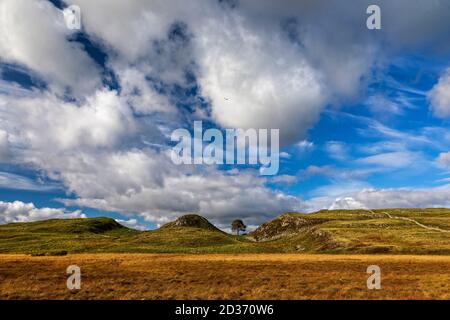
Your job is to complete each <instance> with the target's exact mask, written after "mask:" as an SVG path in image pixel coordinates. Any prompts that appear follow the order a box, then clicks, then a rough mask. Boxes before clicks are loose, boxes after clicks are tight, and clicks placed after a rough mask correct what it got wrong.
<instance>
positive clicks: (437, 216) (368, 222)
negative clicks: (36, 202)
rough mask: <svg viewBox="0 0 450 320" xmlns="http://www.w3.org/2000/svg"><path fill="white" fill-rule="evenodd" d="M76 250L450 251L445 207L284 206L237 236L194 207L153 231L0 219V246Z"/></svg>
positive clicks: (99, 221) (106, 221)
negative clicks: (305, 210) (299, 209)
mask: <svg viewBox="0 0 450 320" xmlns="http://www.w3.org/2000/svg"><path fill="white" fill-rule="evenodd" d="M81 252H142V253H145V252H147V253H150V252H157V253H252V252H254V253H264V252H273V253H275V252H317V253H399V254H450V209H386V210H373V211H371V210H334V211H327V210H324V211H319V212H316V213H312V214H302V213H285V214H283V215H281V216H279V217H277V218H275V219H273V220H271V221H268V222H266V223H264V224H262V225H261V226H260V227H259V228H258V229H256V230H255V231H254V232H252V233H250V234H248V235H245V236H239V237H236V236H234V235H230V234H227V233H224V232H222V231H221V230H219V229H217V228H216V227H215V226H214V225H212V224H211V223H209V221H208V220H206V219H205V218H203V217H200V216H198V215H187V216H183V217H180V218H179V219H177V220H176V221H174V222H171V223H168V224H166V225H164V226H162V227H161V228H159V229H157V230H152V231H136V230H132V229H128V228H126V227H124V226H122V225H120V224H118V223H117V222H116V221H114V220H113V219H110V218H89V219H72V220H48V221H39V222H30V223H13V224H8V225H1V226H0V253H27V254H33V255H60V254H66V253H81Z"/></svg>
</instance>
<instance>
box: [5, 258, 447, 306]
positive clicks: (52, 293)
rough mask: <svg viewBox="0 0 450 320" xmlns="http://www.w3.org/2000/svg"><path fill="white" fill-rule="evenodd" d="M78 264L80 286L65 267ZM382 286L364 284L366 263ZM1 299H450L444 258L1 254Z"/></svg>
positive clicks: (366, 275) (445, 259)
mask: <svg viewBox="0 0 450 320" xmlns="http://www.w3.org/2000/svg"><path fill="white" fill-rule="evenodd" d="M72 264H76V265H78V266H79V267H80V268H81V273H82V283H81V289H80V290H79V291H73V292H71V291H69V290H68V289H67V287H66V279H67V277H68V275H67V274H66V268H67V266H69V265H72ZM372 264H376V265H379V266H380V267H381V273H382V288H381V289H380V290H368V289H367V286H366V280H367V277H368V276H369V275H368V274H367V273H366V269H367V266H369V265H372ZM0 299H450V257H449V256H412V255H396V256H394V255H325V254H236V255H231V254H204V255H193V254H103V253H102V254H73V255H68V256H61V257H55V256H53V257H47V256H45V257H32V256H28V255H13V254H3V255H0Z"/></svg>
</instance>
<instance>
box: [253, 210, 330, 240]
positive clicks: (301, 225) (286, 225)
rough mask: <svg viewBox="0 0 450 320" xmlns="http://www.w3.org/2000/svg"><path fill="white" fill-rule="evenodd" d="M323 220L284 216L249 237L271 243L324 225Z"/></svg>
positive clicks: (265, 224) (268, 223) (258, 229)
mask: <svg viewBox="0 0 450 320" xmlns="http://www.w3.org/2000/svg"><path fill="white" fill-rule="evenodd" d="M322 222H323V221H322V220H321V219H313V218H303V217H301V216H299V215H291V214H283V215H281V216H279V217H277V218H275V219H273V220H271V221H269V222H266V223H264V224H262V225H261V226H259V227H258V228H257V229H256V230H255V231H253V232H252V233H251V234H250V235H249V236H250V237H251V238H253V240H255V241H270V240H276V239H279V238H281V237H285V236H291V235H295V234H298V233H299V232H303V231H305V230H306V228H308V227H311V226H313V225H316V224H319V223H322Z"/></svg>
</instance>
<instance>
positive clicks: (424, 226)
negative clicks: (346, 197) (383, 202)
mask: <svg viewBox="0 0 450 320" xmlns="http://www.w3.org/2000/svg"><path fill="white" fill-rule="evenodd" d="M364 210H366V211H369V212H370V213H372V214H373V215H376V213H375V212H374V211H372V210H371V209H364ZM381 213H383V214H385V215H386V216H387V217H388V218H389V219H398V220H404V221H409V222H412V223H415V224H417V225H418V226H419V227H421V228H424V229H427V230H433V231H439V232H450V230H444V229H441V228H438V227H430V226H427V225H424V224H422V223H420V222H419V221H417V220H414V219H411V218H406V217H398V216H393V215H391V214H390V213H389V212H385V211H382V212H381Z"/></svg>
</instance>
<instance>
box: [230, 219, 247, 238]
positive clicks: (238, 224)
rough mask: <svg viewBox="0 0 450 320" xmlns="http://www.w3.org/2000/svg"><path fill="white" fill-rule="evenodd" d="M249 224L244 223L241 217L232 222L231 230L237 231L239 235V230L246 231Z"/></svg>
mask: <svg viewBox="0 0 450 320" xmlns="http://www.w3.org/2000/svg"><path fill="white" fill-rule="evenodd" d="M246 228H247V226H246V225H245V224H244V222H243V221H242V220H240V219H237V220H234V221H233V222H232V223H231V231H233V232H236V235H239V232H240V231H242V232H244V231H245V229H246Z"/></svg>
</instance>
